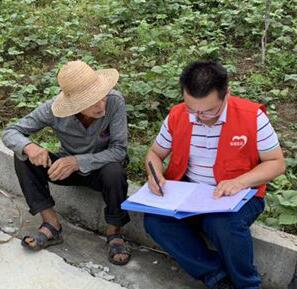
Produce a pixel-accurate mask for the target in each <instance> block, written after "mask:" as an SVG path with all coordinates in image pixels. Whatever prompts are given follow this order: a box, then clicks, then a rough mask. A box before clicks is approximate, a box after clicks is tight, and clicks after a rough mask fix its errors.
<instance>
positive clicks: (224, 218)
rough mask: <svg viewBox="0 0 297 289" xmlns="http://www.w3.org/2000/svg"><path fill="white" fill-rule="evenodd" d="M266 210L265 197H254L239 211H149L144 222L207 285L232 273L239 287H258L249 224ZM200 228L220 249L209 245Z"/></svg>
mask: <svg viewBox="0 0 297 289" xmlns="http://www.w3.org/2000/svg"><path fill="white" fill-rule="evenodd" d="M263 210H264V200H263V199H261V198H257V197H254V198H252V199H251V200H250V201H249V202H248V203H247V204H245V205H244V206H243V207H242V208H241V209H240V210H239V212H236V213H216V214H203V215H200V216H195V217H191V218H187V219H183V220H177V219H175V218H172V217H165V216H159V215H151V214H146V215H145V217H144V225H145V229H146V231H147V232H148V233H149V234H150V235H151V236H152V238H153V239H154V240H155V241H156V242H157V243H158V244H159V245H160V246H161V247H162V248H163V249H164V250H166V251H167V252H168V253H169V254H170V255H171V256H172V257H173V258H174V259H175V260H176V261H177V263H179V265H180V266H181V267H182V268H183V269H184V270H185V271H187V272H188V273H189V274H190V275H192V276H193V277H194V278H197V279H200V280H201V281H203V282H204V283H205V285H206V286H207V287H208V288H213V287H214V286H215V285H216V284H217V283H218V281H220V280H221V279H223V278H224V277H225V276H229V277H230V278H231V280H232V282H233V284H234V286H235V288H236V289H259V288H260V283H261V280H260V276H259V274H258V273H257V270H256V268H255V266H254V265H253V243H252V237H251V233H250V229H249V227H250V225H251V224H252V223H253V222H254V221H255V220H256V219H257V217H258V216H259V215H260V213H262V212H263ZM199 232H203V233H204V234H205V235H206V237H207V238H208V239H209V240H210V241H211V242H212V243H213V245H214V246H215V248H216V249H217V251H214V250H210V249H209V248H208V246H207V245H206V243H205V242H204V240H203V239H202V238H201V234H200V235H199Z"/></svg>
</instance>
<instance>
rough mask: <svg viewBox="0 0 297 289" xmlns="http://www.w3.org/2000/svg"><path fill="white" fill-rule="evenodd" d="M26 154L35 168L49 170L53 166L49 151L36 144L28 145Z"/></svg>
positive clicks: (25, 150)
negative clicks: (40, 167) (41, 167)
mask: <svg viewBox="0 0 297 289" xmlns="http://www.w3.org/2000/svg"><path fill="white" fill-rule="evenodd" d="M24 153H25V154H26V155H27V156H28V158H29V161H30V162H31V163H32V164H33V165H35V166H43V167H44V168H47V167H50V166H51V164H52V163H51V159H50V157H49V154H48V151H47V150H46V149H44V148H42V147H40V146H39V145H36V144H34V143H30V144H28V145H26V146H25V148H24Z"/></svg>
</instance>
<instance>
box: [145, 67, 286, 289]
mask: <svg viewBox="0 0 297 289" xmlns="http://www.w3.org/2000/svg"><path fill="white" fill-rule="evenodd" d="M180 84H181V89H182V94H183V98H184V101H183V102H182V103H180V104H178V105H176V106H174V107H173V108H172V109H171V110H170V112H169V115H168V117H167V118H166V119H165V121H164V123H163V126H162V128H161V131H160V133H159V135H158V136H157V138H156V141H155V143H154V144H153V145H152V147H151V148H150V150H149V152H148V155H147V158H146V163H147V164H148V162H149V161H151V162H152V163H153V165H154V167H155V169H156V172H157V176H158V179H159V182H160V184H161V185H162V184H164V182H165V181H166V179H169V180H185V181H189V182H205V183H208V184H210V185H214V186H216V190H215V193H214V197H215V198H219V197H221V196H230V195H234V194H236V193H238V192H239V191H240V190H242V189H245V188H248V187H256V188H257V189H258V191H257V193H256V195H255V197H253V198H252V199H251V200H250V201H249V202H247V203H246V204H245V205H244V206H243V207H242V208H241V209H240V210H239V212H237V213H215V214H203V215H200V216H196V217H192V218H187V219H184V220H177V219H174V218H170V217H164V216H158V215H150V214H147V215H145V219H144V224H145V228H146V230H147V232H148V233H149V234H150V235H151V236H152V237H153V239H154V240H155V241H156V242H157V243H159V244H160V246H161V247H163V248H164V249H165V250H166V251H167V252H168V253H169V254H170V255H171V256H172V257H174V258H175V259H176V261H177V262H178V263H179V264H180V266H181V267H183V268H184V269H185V270H186V271H187V272H188V273H189V274H191V275H192V276H193V277H194V278H197V279H199V280H201V281H203V282H204V283H205V285H206V286H207V287H208V288H216V289H231V288H236V289H259V288H260V283H261V281H260V277H259V274H258V273H257V270H256V268H255V266H254V264H253V244H252V237H251V234H250V230H249V227H250V225H251V224H252V223H253V222H254V221H255V220H256V219H257V217H258V216H259V215H260V214H261V213H262V211H263V209H264V195H265V183H266V182H268V181H270V180H272V179H273V178H275V177H277V176H278V175H280V174H282V173H283V172H284V170H285V163H284V158H283V154H282V150H281V148H280V146H279V142H278V138H277V135H276V133H275V131H274V129H273V128H272V126H271V124H270V122H269V120H268V118H267V116H266V113H265V108H264V107H263V106H262V105H260V104H257V103H254V102H251V101H249V100H245V99H241V98H239V97H234V96H231V95H230V92H229V90H228V78H227V72H226V70H225V69H224V67H223V66H222V65H220V64H219V63H215V62H211V61H206V62H195V63H192V64H190V65H189V66H188V67H186V68H185V69H184V71H183V73H182V75H181V78H180ZM169 155H170V160H169V164H168V167H167V170H166V172H165V174H164V173H163V160H164V159H165V158H166V157H168V156H169ZM147 171H148V182H149V186H150V188H151V190H152V191H153V192H154V193H156V194H160V191H159V187H158V185H157V184H156V182H155V181H154V178H153V177H152V175H151V172H150V170H149V169H148V168H147ZM199 232H203V233H204V234H205V236H206V237H207V238H208V239H209V240H210V241H211V242H212V243H213V244H214V246H215V248H216V249H217V251H213V250H210V249H209V248H208V247H207V246H206V244H205V243H204V241H203V239H202V238H201V237H200V236H199Z"/></svg>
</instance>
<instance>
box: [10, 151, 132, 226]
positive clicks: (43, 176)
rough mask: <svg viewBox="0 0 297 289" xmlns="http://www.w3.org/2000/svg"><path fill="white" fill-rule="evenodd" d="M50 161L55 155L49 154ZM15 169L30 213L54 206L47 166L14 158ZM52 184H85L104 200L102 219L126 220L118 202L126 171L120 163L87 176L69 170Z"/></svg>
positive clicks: (122, 195)
mask: <svg viewBox="0 0 297 289" xmlns="http://www.w3.org/2000/svg"><path fill="white" fill-rule="evenodd" d="M50 158H51V160H52V162H54V161H56V160H57V159H58V158H59V156H58V155H55V154H50ZM14 161H15V170H16V174H17V176H18V179H19V182H20V186H21V188H22V191H23V194H24V196H25V199H26V201H27V204H28V206H29V208H30V213H31V214H32V215H36V214H37V213H40V212H42V211H43V210H45V209H49V208H52V207H54V206H55V201H54V199H53V198H52V196H51V194H50V190H49V186H48V181H50V180H49V177H48V174H47V171H48V169H47V168H46V169H45V168H43V167H42V166H35V165H33V164H31V162H30V161H29V160H26V161H20V160H19V159H18V158H17V157H15V158H14ZM53 183H55V184H58V185H63V186H86V187H89V188H92V189H94V190H96V191H100V192H102V194H103V199H104V201H105V203H106V207H105V211H104V212H105V221H106V223H107V224H111V225H114V226H120V227H121V226H124V225H125V224H126V223H128V222H129V220H130V219H129V215H128V213H127V212H126V211H123V210H121V203H122V202H123V201H124V200H125V199H126V196H127V191H128V183H127V176H126V171H125V169H124V168H123V167H122V165H121V164H120V163H109V164H107V165H105V166H103V167H102V168H100V169H98V170H94V171H92V172H91V173H90V174H88V175H80V174H79V173H77V172H74V173H72V174H71V175H70V176H69V177H68V178H66V179H64V180H61V181H54V182H53Z"/></svg>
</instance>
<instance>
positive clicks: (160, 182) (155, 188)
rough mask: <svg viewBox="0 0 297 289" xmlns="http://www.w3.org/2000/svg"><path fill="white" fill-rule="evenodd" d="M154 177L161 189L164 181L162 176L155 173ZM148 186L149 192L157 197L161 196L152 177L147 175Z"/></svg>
mask: <svg viewBox="0 0 297 289" xmlns="http://www.w3.org/2000/svg"><path fill="white" fill-rule="evenodd" d="M156 175H157V178H158V180H159V185H160V187H162V186H163V185H164V184H165V182H166V179H165V178H164V176H163V175H162V174H160V173H158V172H156ZM148 185H149V188H150V190H151V191H152V192H153V193H154V194H156V195H158V196H161V195H162V194H161V192H160V190H159V187H158V185H157V183H156V182H155V180H154V177H153V176H152V175H151V174H150V175H148Z"/></svg>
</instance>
